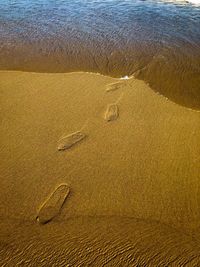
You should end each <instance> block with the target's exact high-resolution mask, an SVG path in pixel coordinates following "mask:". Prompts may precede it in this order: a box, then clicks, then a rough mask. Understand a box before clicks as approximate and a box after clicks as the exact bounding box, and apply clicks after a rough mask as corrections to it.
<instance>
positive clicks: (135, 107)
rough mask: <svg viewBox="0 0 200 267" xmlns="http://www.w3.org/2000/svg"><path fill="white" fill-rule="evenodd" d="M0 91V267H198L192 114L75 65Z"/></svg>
mask: <svg viewBox="0 0 200 267" xmlns="http://www.w3.org/2000/svg"><path fill="white" fill-rule="evenodd" d="M118 82H120V89H119V90H111V91H110V92H109V93H107V88H108V87H109V85H110V84H114V83H118ZM0 95H1V97H0V101H1V103H0V110H1V111H0V123H1V131H0V176H1V177H0V217H1V220H0V266H4V267H5V266H6V267H7V266H8V267H12V266H13V267H14V266H37V267H38V266H95V267H97V266H98V267H99V266H100V267H101V266H123V267H124V266H140V267H141V266H142V267H143V266H144V267H145V266H154V267H155V266H175V267H176V266H200V193H199V192H200V112H198V111H195V110H192V109H189V108H186V107H183V106H180V105H178V104H175V103H174V102H171V101H170V100H168V99H167V98H165V97H164V96H162V95H159V94H156V93H155V92H154V91H153V90H151V88H150V87H149V86H148V85H146V84H145V83H144V82H143V81H140V80H136V79H134V78H131V79H130V80H126V81H124V86H123V81H122V80H119V79H115V78H111V77H106V76H102V75H97V74H90V73H81V72H79V73H78V72H77V73H68V74H43V73H40V74H38V73H26V72H6V71H1V72H0ZM112 103H113V104H112ZM113 105H114V106H113ZM118 108H119V109H118ZM106 114H107V115H106ZM108 114H111V115H109V116H108ZM113 114H115V115H113ZM116 114H117V115H116ZM118 115H119V117H118ZM113 116H114V117H115V118H117V119H115V121H114V122H107V120H109V119H108V118H109V117H110V118H113ZM86 136H87V138H85V137H86ZM60 150H63V151H60ZM68 185H69V186H68ZM69 190H70V193H69ZM36 218H37V220H36ZM38 221H39V222H40V223H38ZM47 222H48V223H47Z"/></svg>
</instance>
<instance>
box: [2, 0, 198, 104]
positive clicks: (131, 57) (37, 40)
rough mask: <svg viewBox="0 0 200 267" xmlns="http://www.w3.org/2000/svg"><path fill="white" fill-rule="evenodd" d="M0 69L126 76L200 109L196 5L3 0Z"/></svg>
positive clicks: (154, 2)
mask: <svg viewBox="0 0 200 267" xmlns="http://www.w3.org/2000/svg"><path fill="white" fill-rule="evenodd" d="M0 68H1V69H20V70H27V71H43V72H67V71H76V70H83V71H94V72H100V73H103V74H108V75H113V76H123V75H131V74H132V73H135V75H136V76H137V77H138V78H141V79H144V80H146V81H147V82H148V83H149V84H150V85H151V86H152V88H153V89H155V90H157V91H159V92H161V93H163V94H164V95H166V96H168V97H169V98H171V99H172V100H173V101H176V102H178V103H180V104H183V105H186V106H191V107H195V108H199V107H200V80H199V79H200V6H199V7H198V6H195V5H192V4H188V3H186V2H176V1H174V2H166V1H160V2H158V1H153V0H152V1H150V0H147V1H141V0H135V1H133V0H132V1H131V0H127V1H120V0H107V1H106V0H100V1H86V0H75V1H69V0H37V1H34V0H2V1H1V6H0Z"/></svg>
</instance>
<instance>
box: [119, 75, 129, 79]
mask: <svg viewBox="0 0 200 267" xmlns="http://www.w3.org/2000/svg"><path fill="white" fill-rule="evenodd" d="M130 78H131V77H128V76H127V75H126V76H124V77H121V78H120V80H129V79H130Z"/></svg>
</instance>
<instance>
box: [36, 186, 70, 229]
mask: <svg viewBox="0 0 200 267" xmlns="http://www.w3.org/2000/svg"><path fill="white" fill-rule="evenodd" d="M69 191H70V190H69V186H68V185H67V184H61V185H59V186H58V187H57V188H56V189H55V191H54V192H53V193H52V195H51V196H50V197H49V198H48V199H47V200H46V201H45V203H44V204H43V205H42V207H41V208H40V210H39V212H38V216H37V218H36V219H37V221H38V222H39V223H41V224H46V223H48V222H50V221H51V220H52V219H54V218H55V217H56V216H57V215H58V214H59V213H60V211H61V208H62V206H63V204H64V202H65V200H66V198H67V196H68V195H69Z"/></svg>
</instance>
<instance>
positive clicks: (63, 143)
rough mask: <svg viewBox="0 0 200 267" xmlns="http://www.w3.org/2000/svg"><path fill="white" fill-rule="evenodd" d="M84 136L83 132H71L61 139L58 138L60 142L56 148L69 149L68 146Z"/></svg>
mask: <svg viewBox="0 0 200 267" xmlns="http://www.w3.org/2000/svg"><path fill="white" fill-rule="evenodd" d="M85 137H86V135H85V134H84V133H82V132H81V131H78V132H74V133H71V134H69V135H67V136H65V137H63V138H62V139H60V143H59V145H58V150H59V151H60V150H65V149H69V148H70V147H72V146H73V145H75V144H76V143H78V142H80V141H81V140H83V139H84V138H85Z"/></svg>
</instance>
